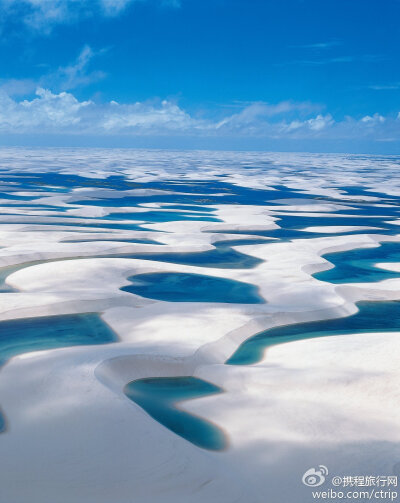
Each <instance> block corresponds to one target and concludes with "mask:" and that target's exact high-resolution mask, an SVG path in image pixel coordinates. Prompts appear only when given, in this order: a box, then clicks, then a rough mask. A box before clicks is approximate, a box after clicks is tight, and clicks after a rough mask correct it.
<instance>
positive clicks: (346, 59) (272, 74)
mask: <svg viewBox="0 0 400 503" xmlns="http://www.w3.org/2000/svg"><path fill="white" fill-rule="evenodd" d="M0 14H1V15H0V33H1V44H0V51H1V58H0V144H3V145H4V144H10V145H14V144H20V145H50V146H51V145H67V146H75V145H79V146H84V145H88V146H126V147H128V146H132V147H156V148H158V147H160V148H163V147H167V148H211V149H214V148H216V149H232V148H233V149H245V150H246V149H265V150H295V151H296V150H297V151H328V152H329V151H341V152H377V153H400V115H399V112H400V103H399V97H400V65H399V64H398V62H399V48H400V30H399V29H398V23H399V20H400V2H399V1H398V0H385V1H379V0H280V1H278V0H0Z"/></svg>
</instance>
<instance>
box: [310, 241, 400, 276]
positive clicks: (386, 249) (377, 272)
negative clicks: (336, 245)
mask: <svg viewBox="0 0 400 503" xmlns="http://www.w3.org/2000/svg"><path fill="white" fill-rule="evenodd" d="M324 257H325V258H326V259H327V260H329V262H331V263H332V264H333V265H334V268H333V269H329V270H327V271H321V272H318V273H315V274H314V275H313V276H314V278H316V279H319V280H321V281H329V282H330V283H359V282H370V281H382V280H384V279H391V278H397V277H399V276H400V273H396V272H393V271H385V270H383V269H379V268H377V267H374V264H375V263H377V262H382V263H384V262H400V243H382V245H381V246H378V247H376V248H360V249H356V250H350V251H344V252H336V253H329V254H326V255H324Z"/></svg>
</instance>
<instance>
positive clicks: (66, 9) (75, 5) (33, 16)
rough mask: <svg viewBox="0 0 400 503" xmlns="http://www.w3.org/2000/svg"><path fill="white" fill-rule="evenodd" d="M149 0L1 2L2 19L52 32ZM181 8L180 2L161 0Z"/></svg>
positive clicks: (31, 0)
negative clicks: (60, 25) (85, 18)
mask: <svg viewBox="0 0 400 503" xmlns="http://www.w3.org/2000/svg"><path fill="white" fill-rule="evenodd" d="M143 1H146V0H0V9H1V12H2V17H3V19H7V17H13V18H14V19H19V20H21V21H22V22H23V23H25V24H26V25H28V26H29V27H31V28H33V29H35V30H39V31H42V32H49V31H50V30H51V28H52V26H54V25H56V24H62V23H68V22H72V21H76V20H79V19H81V18H84V17H88V16H92V15H95V14H96V15H100V16H117V15H118V14H120V13H121V12H123V11H124V10H125V9H126V7H128V5H130V4H133V3H135V2H143ZM158 1H159V2H160V4H162V5H166V6H170V7H179V6H180V2H179V0H158Z"/></svg>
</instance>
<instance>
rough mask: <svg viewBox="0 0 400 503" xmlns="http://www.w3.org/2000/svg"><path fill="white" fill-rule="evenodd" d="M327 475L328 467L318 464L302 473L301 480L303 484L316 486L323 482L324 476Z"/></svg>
mask: <svg viewBox="0 0 400 503" xmlns="http://www.w3.org/2000/svg"><path fill="white" fill-rule="evenodd" d="M327 475H328V468H327V467H326V466H324V465H319V467H318V469H316V468H310V469H309V470H307V471H306V473H305V474H304V475H303V477H302V479H301V481H302V482H303V484H304V485H305V486H308V487H318V486H321V485H322V484H323V483H324V482H325V477H326V476H327Z"/></svg>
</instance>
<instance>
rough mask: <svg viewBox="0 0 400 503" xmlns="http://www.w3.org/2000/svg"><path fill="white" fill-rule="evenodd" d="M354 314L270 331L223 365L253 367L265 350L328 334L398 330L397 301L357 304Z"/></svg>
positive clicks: (399, 308) (245, 344)
mask: <svg viewBox="0 0 400 503" xmlns="http://www.w3.org/2000/svg"><path fill="white" fill-rule="evenodd" d="M357 307H358V309H359V310H358V312H357V313H355V314H353V315H352V316H347V317H345V318H336V319H333V320H321V321H312V322H307V323H297V324H293V325H284V326H279V327H274V328H270V329H268V330H265V331H263V332H260V333H259V334H256V335H255V336H254V337H251V338H249V339H247V340H246V341H245V342H243V344H241V345H240V346H239V347H238V349H237V350H236V351H235V352H234V353H233V355H232V356H231V357H230V358H229V359H228V360H227V361H226V362H225V363H226V364H227V365H253V364H255V363H257V362H259V361H261V360H262V358H263V355H264V351H265V349H266V348H267V347H269V346H273V345H276V344H282V343H284V342H292V341H296V340H299V339H310V338H314V337H326V336H330V335H343V334H350V333H368V332H396V331H399V330H400V302H399V301H392V302H359V303H358V304H357Z"/></svg>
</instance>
